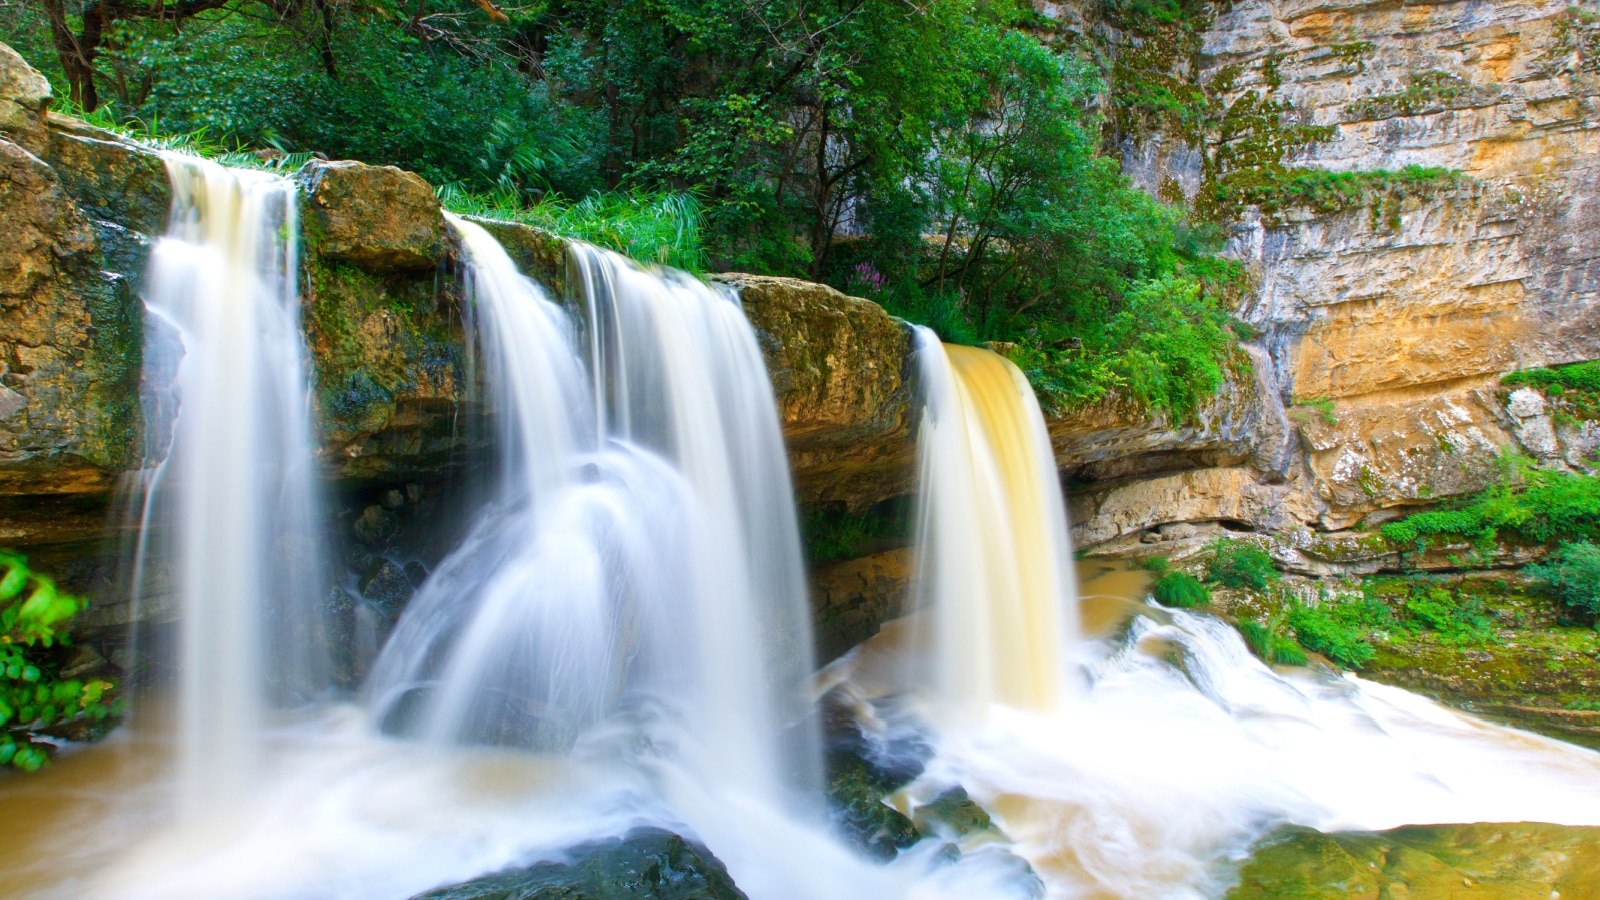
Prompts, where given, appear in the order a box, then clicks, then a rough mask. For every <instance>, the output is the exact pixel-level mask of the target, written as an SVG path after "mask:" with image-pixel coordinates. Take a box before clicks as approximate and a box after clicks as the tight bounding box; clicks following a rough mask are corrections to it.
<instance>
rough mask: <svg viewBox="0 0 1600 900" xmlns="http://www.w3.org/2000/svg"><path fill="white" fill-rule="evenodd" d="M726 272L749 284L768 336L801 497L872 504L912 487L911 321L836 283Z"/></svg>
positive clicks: (753, 316)
mask: <svg viewBox="0 0 1600 900" xmlns="http://www.w3.org/2000/svg"><path fill="white" fill-rule="evenodd" d="M719 278H720V279H721V280H723V281H724V282H726V283H728V284H731V285H733V286H734V287H736V288H737V289H738V290H739V296H740V298H741V299H742V300H743V302H744V310H745V315H746V316H748V317H749V319H750V323H751V324H752V325H753V326H755V329H756V334H757V336H758V337H759V339H760V341H761V350H762V353H763V355H765V357H766V361H767V372H768V374H769V375H770V376H771V378H772V386H773V390H774V391H775V392H776V394H777V399H778V412H779V415H780V416H781V417H782V422H783V434H784V438H785V440H786V441H787V443H788V446H789V459H790V463H791V467H792V469H793V472H794V480H795V489H796V492H797V493H798V494H799V496H800V499H801V501H802V502H810V503H830V502H843V503H846V504H847V505H850V506H853V507H856V508H864V507H866V506H869V505H871V504H873V503H876V502H878V501H880V500H884V499H886V498H889V497H894V496H896V495H899V494H904V493H907V492H909V491H910V490H912V489H913V488H914V487H915V482H914V479H915V472H914V467H913V459H912V457H913V454H914V449H915V448H914V446H913V444H912V441H911V420H912V403H911V399H912V397H911V382H912V372H911V333H910V329H909V328H908V327H907V326H906V324H905V323H904V322H902V321H900V320H899V319H895V318H894V317H892V316H890V315H889V314H888V313H886V312H884V310H883V307H881V306H878V305H877V304H876V303H873V302H871V301H870V300H862V299H860V298H856V297H847V296H845V295H844V294H841V293H839V292H838V291H836V290H834V289H833V288H830V287H828V286H827V285H821V284H813V283H811V282H807V281H798V280H796V279H792V278H767V277H761V276H756V275H723V276H719Z"/></svg>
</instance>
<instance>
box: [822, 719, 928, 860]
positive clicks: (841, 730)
mask: <svg viewBox="0 0 1600 900" xmlns="http://www.w3.org/2000/svg"><path fill="white" fill-rule="evenodd" d="M821 706H822V710H823V740H824V743H825V745H826V749H827V754H826V757H825V760H824V762H825V766H826V773H827V798H828V817H829V818H830V819H832V821H833V826H834V831H835V832H837V833H838V834H839V835H840V836H841V837H843V838H844V839H845V840H847V841H849V842H850V843H851V844H854V845H855V846H856V847H857V848H858V849H860V850H861V851H862V852H864V853H866V854H867V855H868V856H871V857H873V858H875V859H880V860H889V859H893V858H894V856H895V854H897V853H899V852H900V851H901V850H903V849H905V848H906V847H909V846H911V845H912V844H915V843H916V842H917V841H919V840H921V839H922V834H921V833H920V832H919V831H918V830H917V826H916V825H914V824H912V822H911V820H910V819H909V818H907V817H906V816H905V815H904V814H903V813H901V812H900V811H899V810H897V809H895V808H894V807H892V806H890V805H889V804H887V803H885V802H884V799H885V798H886V797H888V796H889V795H890V794H892V793H894V792H895V791H897V790H899V789H900V788H902V787H905V786H906V785H908V784H910V783H911V782H912V781H914V780H916V778H917V776H919V775H921V774H922V771H923V768H924V767H925V765H926V761H927V759H928V757H929V756H930V755H932V749H931V748H930V747H928V745H927V744H926V743H923V742H922V741H921V740H920V739H916V738H905V739H900V740H889V739H886V738H884V737H881V736H878V735H874V734H869V733H868V732H866V731H865V730H863V729H862V728H861V726H860V725H858V724H857V723H856V720H855V716H854V714H853V710H852V708H851V704H850V703H849V702H848V701H847V699H846V698H845V697H843V696H842V695H841V694H839V693H838V692H834V693H831V694H829V695H828V696H826V697H824V698H823V700H822V703H821Z"/></svg>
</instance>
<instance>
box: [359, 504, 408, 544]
mask: <svg viewBox="0 0 1600 900" xmlns="http://www.w3.org/2000/svg"><path fill="white" fill-rule="evenodd" d="M399 527H400V520H399V519H397V518H395V515H394V513H392V512H390V511H388V510H386V509H384V508H383V507H381V506H378V505H376V504H374V505H372V506H368V507H367V508H366V509H363V510H362V511H361V515H359V516H357V517H356V520H355V523H354V524H352V525H351V526H350V529H351V531H353V532H355V536H356V538H357V539H358V540H360V541H362V542H364V543H367V544H375V545H381V544H382V543H383V542H384V540H386V539H387V538H389V537H390V536H392V535H393V534H394V533H395V530H396V529H398V528H399Z"/></svg>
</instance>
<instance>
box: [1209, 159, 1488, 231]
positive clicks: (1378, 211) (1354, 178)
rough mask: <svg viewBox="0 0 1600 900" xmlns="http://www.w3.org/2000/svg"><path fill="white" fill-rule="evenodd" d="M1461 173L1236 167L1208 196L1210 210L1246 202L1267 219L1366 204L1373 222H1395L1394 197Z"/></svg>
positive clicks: (1453, 183)
mask: <svg viewBox="0 0 1600 900" xmlns="http://www.w3.org/2000/svg"><path fill="white" fill-rule="evenodd" d="M1463 177H1464V176H1463V175H1462V174H1461V173H1460V172H1458V171H1456V170H1454V169H1441V168H1433V167H1426V166H1407V167H1406V168H1404V169H1401V170H1400V171H1398V172H1390V171H1386V170H1383V169H1370V170H1363V171H1354V172H1330V171H1327V170H1325V169H1291V168H1284V167H1281V166H1269V167H1261V168H1257V169H1251V170H1248V171H1240V172H1238V173H1236V174H1234V175H1233V176H1231V177H1229V178H1226V179H1223V180H1220V181H1218V182H1217V184H1216V186H1215V187H1214V189H1213V190H1212V192H1211V194H1210V195H1209V196H1208V201H1209V202H1210V204H1211V207H1210V208H1211V209H1212V210H1213V213H1214V214H1215V215H1219V216H1222V217H1224V218H1231V217H1233V216H1236V215H1237V214H1238V213H1239V211H1240V210H1242V209H1244V208H1245V207H1247V206H1255V207H1258V208H1259V209H1260V210H1261V212H1262V214H1263V215H1264V216H1266V217H1267V218H1268V219H1271V220H1274V221H1276V220H1278V219H1280V218H1281V214H1282V213H1284V212H1285V211H1287V210H1290V209H1308V210H1310V211H1312V212H1315V213H1318V214H1321V215H1331V214H1333V213H1340V212H1345V211H1347V210H1351V209H1362V208H1367V209H1370V210H1372V212H1373V225H1374V226H1377V225H1380V224H1384V225H1388V226H1389V227H1390V228H1391V229H1392V228H1395V227H1398V225H1399V221H1398V217H1399V209H1400V203H1401V202H1402V201H1404V200H1406V199H1408V198H1411V197H1422V198H1427V197H1433V196H1437V195H1438V194H1439V193H1441V192H1443V191H1448V190H1453V189H1455V188H1456V187H1458V186H1459V185H1460V184H1461V182H1462V179H1463Z"/></svg>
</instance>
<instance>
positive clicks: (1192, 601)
mask: <svg viewBox="0 0 1600 900" xmlns="http://www.w3.org/2000/svg"><path fill="white" fill-rule="evenodd" d="M1150 593H1152V594H1154V595H1155V598H1156V602H1157V603H1160V604H1161V605H1162V606H1176V607H1180V608H1188V607H1191V606H1204V605H1205V604H1207V603H1210V602H1211V592H1210V591H1209V590H1207V589H1206V586H1205V585H1203V584H1201V583H1200V579H1198V578H1196V577H1194V576H1193V575H1190V574H1189V573H1188V572H1168V573H1167V574H1165V575H1163V576H1161V577H1160V578H1158V579H1156V583H1155V584H1154V585H1153V586H1151V588H1150Z"/></svg>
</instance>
